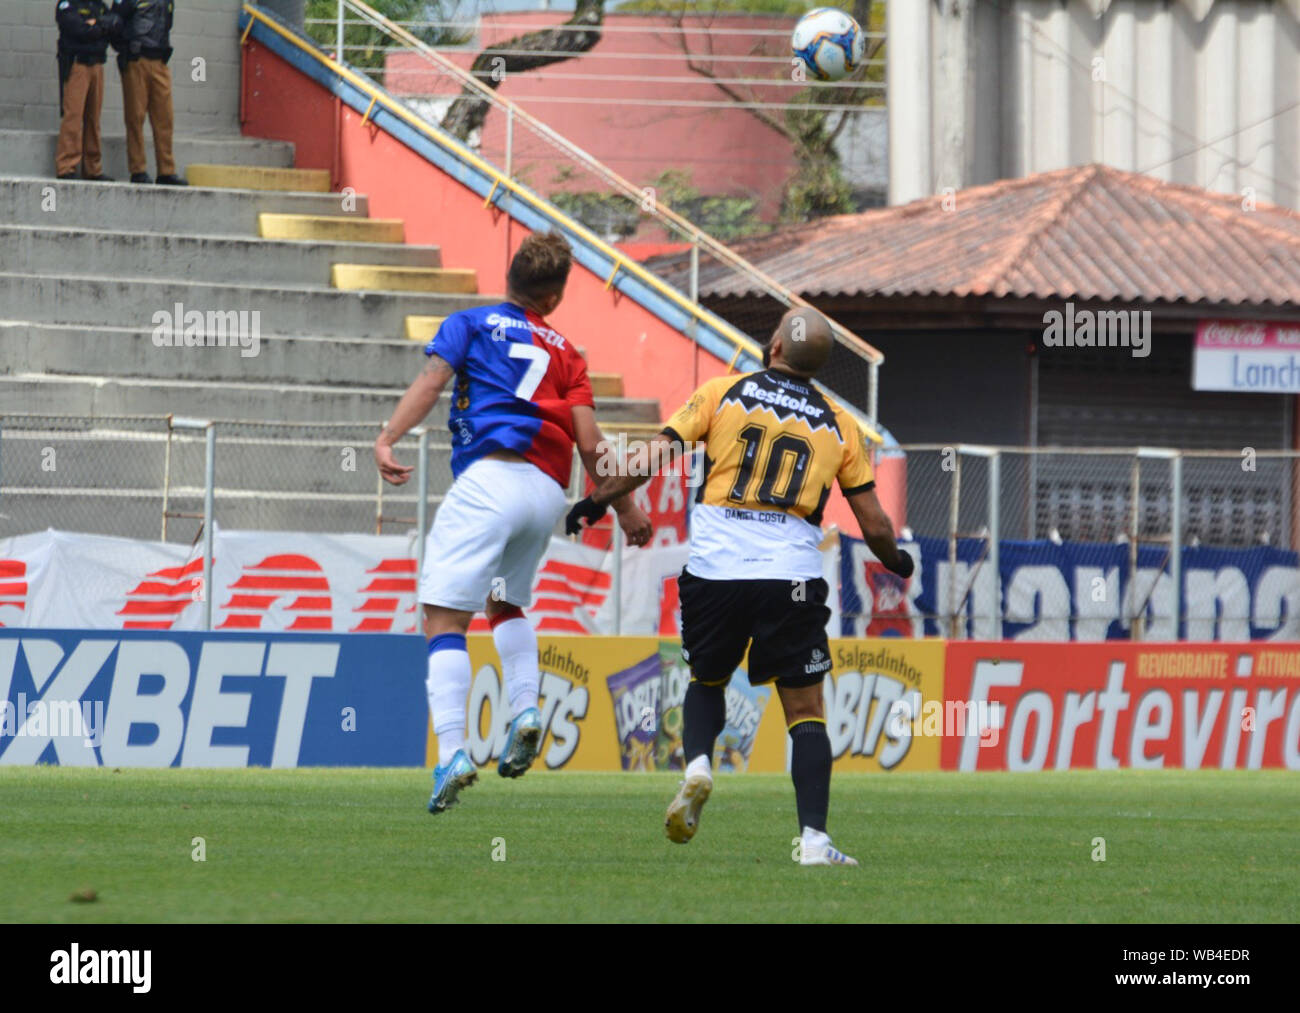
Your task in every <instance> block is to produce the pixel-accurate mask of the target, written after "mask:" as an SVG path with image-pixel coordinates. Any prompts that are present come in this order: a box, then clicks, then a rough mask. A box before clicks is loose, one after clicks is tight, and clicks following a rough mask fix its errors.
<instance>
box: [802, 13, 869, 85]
mask: <svg viewBox="0 0 1300 1013" xmlns="http://www.w3.org/2000/svg"><path fill="white" fill-rule="evenodd" d="M866 45H867V41H866V39H864V38H863V37H862V29H861V27H859V25H858V23H857V22H856V21H854V20H853V17H852V15H850V14H846V13H845V12H844V11H842V10H838V9H837V8H835V7H817V8H815V9H813V10H810V11H809V12H808V13H807V14H805V15H804V16H803V17H801V18H800V19H799V23H798V24H797V25H795V26H794V34H793V35H791V36H790V48H791V49H792V50H794V55H795V57H796V58H797V59H798V60H799V61H800V62H801V63H802V64H803V65H804V66H805V67H806V68H807V69H808V72H809V73H811V74H812V76H813V77H815V78H818V79H819V80H822V81H838V80H839V79H840V78H842V77H844V75H846V74H848V73H850V72H852V71H854V70H857V69H858V66H859V64H861V63H862V54H863V53H864V52H865V50H866Z"/></svg>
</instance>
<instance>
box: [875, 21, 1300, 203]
mask: <svg viewBox="0 0 1300 1013" xmlns="http://www.w3.org/2000/svg"><path fill="white" fill-rule="evenodd" d="M887 31H888V36H889V56H888V60H889V67H888V70H889V81H888V90H889V131H890V133H889V143H890V203H894V204H897V203H903V202H905V201H908V200H914V199H916V198H919V197H925V196H929V195H932V194H936V193H939V192H941V191H942V189H943V188H944V187H948V186H951V187H954V188H957V189H960V188H961V187H964V186H971V185H974V184H978V183H986V182H991V181H992V180H995V179H1002V178H1007V177H1019V176H1025V175H1029V174H1031V173H1035V172H1043V171H1048V170H1052V169H1059V168H1062V167H1065V166H1071V165H1082V164H1086V163H1090V162H1103V163H1106V164H1108V165H1113V166H1115V167H1116V168H1120V169H1125V170H1129V171H1134V172H1142V173H1147V174H1149V175H1152V176H1154V177H1156V178H1159V179H1163V180H1168V181H1170V182H1176V183H1187V184H1191V185H1194V186H1199V187H1204V188H1206V189H1209V190H1215V191H1219V192H1225V193H1235V194H1240V195H1241V196H1242V199H1243V202H1246V203H1247V204H1248V203H1249V201H1251V200H1254V201H1256V202H1261V203H1262V202H1270V203H1277V204H1282V205H1285V206H1288V207H1293V208H1294V207H1300V2H1297V0H1167V2H1161V0H979V2H978V3H975V2H973V0H941V2H940V0H928V2H927V0H891V2H890V4H889V7H888V21H887ZM927 68H928V73H927V70H926V69H927Z"/></svg>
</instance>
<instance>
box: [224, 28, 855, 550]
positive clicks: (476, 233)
mask: <svg viewBox="0 0 1300 1013" xmlns="http://www.w3.org/2000/svg"><path fill="white" fill-rule="evenodd" d="M243 72H244V103H243V105H244V120H243V130H244V133H245V134H248V135H250V136H254V137H262V138H270V139H274V140H283V141H290V142H292V143H293V144H294V146H295V157H296V164H297V167H298V168H304V169H328V170H330V172H331V174H332V177H331V178H332V180H333V184H334V189H335V190H342V189H344V188H345V187H351V188H353V189H354V190H355V191H356V192H357V193H358V194H365V195H367V196H368V197H369V199H370V214H371V216H372V217H374V218H401V219H403V220H404V221H405V223H406V241H407V242H408V243H428V244H435V245H437V246H439V247H441V249H442V258H443V264H444V265H446V266H448V267H458V268H473V269H474V270H475V271H477V272H478V286H479V291H480V292H483V293H487V294H504V292H505V273H506V268H507V266H508V264H509V261H510V257H511V256H512V255H513V254H514V251H515V250H516V249H518V247H519V244H520V243H521V242H522V241H523V239H524V237H525V236H526V235H528V230H527V229H525V228H524V227H523V226H521V225H519V224H518V223H515V222H512V221H511V219H510V218H509V217H508V216H507V215H505V214H504V213H502V212H500V211H498V210H496V209H495V208H485V207H484V206H483V198H482V197H480V196H478V195H477V194H475V193H474V192H473V191H472V190H470V189H468V188H467V187H465V186H463V185H461V184H460V183H458V182H456V181H454V180H452V179H450V178H449V177H448V176H447V175H446V174H444V173H443V172H442V171H441V170H440V169H439V168H438V167H437V166H435V165H433V164H431V163H430V162H428V161H426V160H425V159H424V157H423V156H422V155H420V154H418V153H417V152H415V151H413V150H411V149H410V148H408V147H407V146H406V145H404V144H402V143H401V142H400V141H398V140H396V139H395V138H393V137H392V136H390V135H389V134H387V133H385V132H384V131H382V130H380V129H379V128H377V127H376V126H375V125H374V124H372V123H365V124H363V123H362V122H361V114H360V113H358V112H356V111H355V110H353V109H352V108H350V107H347V106H344V105H343V104H342V103H341V102H340V101H339V100H337V99H335V98H334V96H332V95H331V94H330V93H329V92H327V91H326V90H325V89H324V88H322V87H321V86H320V85H318V84H317V83H316V82H315V81H312V80H311V79H310V78H308V77H307V76H305V75H304V74H302V73H300V72H299V71H297V70H295V69H294V68H293V67H292V66H290V65H289V64H288V63H286V62H284V61H283V60H281V59H280V58H279V57H278V56H276V55H275V54H274V53H272V52H270V51H269V50H267V49H266V48H265V47H263V46H261V45H259V44H258V43H257V42H256V41H255V40H253V39H249V41H248V42H247V44H246V45H245V46H244V64H243ZM550 322H551V323H552V324H553V325H554V326H555V327H556V329H557V330H559V331H560V332H561V333H563V334H564V335H566V336H567V337H568V338H569V339H570V340H571V341H573V342H574V343H575V344H577V345H578V346H579V347H581V348H583V349H585V350H586V353H587V361H588V364H589V366H590V368H591V370H592V371H593V372H601V373H619V374H621V375H622V377H623V384H624V390H625V393H626V394H627V396H628V397H634V398H654V399H657V400H658V401H659V403H660V409H661V415H662V416H663V417H667V416H668V415H669V414H671V413H672V412H673V411H675V410H676V409H677V407H678V406H679V405H680V404H681V403H682V402H684V401H686V399H687V398H688V397H689V396H690V394H691V392H692V391H694V389H695V388H696V387H697V386H698V385H699V384H701V383H703V382H704V381H705V380H709V379H711V378H713V377H715V376H721V375H722V374H724V373H725V372H726V371H727V364H726V363H725V362H723V361H722V360H720V359H718V358H716V357H714V356H713V355H711V354H709V353H708V352H705V351H702V350H701V349H700V348H699V346H698V345H696V344H695V343H694V342H692V341H691V340H690V339H689V338H687V337H685V336H684V335H682V334H681V333H679V332H677V331H675V330H673V329H672V328H671V327H669V326H668V325H667V324H665V323H664V322H663V321H662V320H660V319H659V318H658V317H656V316H655V315H654V314H652V313H650V312H649V311H648V310H646V309H644V308H643V307H641V306H640V305H638V304H637V303H635V302H633V301H632V300H631V299H629V298H627V297H625V296H623V295H622V294H620V293H618V292H617V291H615V290H613V289H610V290H606V289H605V279H604V278H600V277H597V276H596V275H594V274H592V273H591V272H590V271H587V270H586V269H585V268H582V267H580V266H578V265H575V266H574V269H573V273H572V274H571V275H570V277H569V285H568V289H567V291H566V293H565V299H564V303H563V304H562V305H561V306H560V308H559V309H558V310H556V312H555V313H554V314H552V316H551V318H550ZM395 336H396V335H395ZM826 521H827V524H831V523H838V524H839V525H840V526H841V527H842V528H844V529H845V530H847V531H849V532H851V533H856V532H857V527H856V525H855V524H854V523H853V521H852V515H851V513H850V511H849V509H848V504H847V502H845V501H844V499H843V497H842V496H841V495H840V494H839V492H838V490H837V491H836V492H835V493H833V494H832V497H831V502H830V503H829V504H828V505H827V511H826Z"/></svg>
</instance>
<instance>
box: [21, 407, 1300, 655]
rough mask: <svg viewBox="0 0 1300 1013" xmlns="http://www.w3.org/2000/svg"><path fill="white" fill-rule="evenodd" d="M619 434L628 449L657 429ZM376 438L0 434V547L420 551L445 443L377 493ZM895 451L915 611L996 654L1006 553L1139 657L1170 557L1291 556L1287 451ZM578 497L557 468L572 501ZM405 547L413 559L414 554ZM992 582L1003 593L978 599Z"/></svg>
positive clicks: (286, 433) (1048, 605)
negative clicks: (333, 541)
mask: <svg viewBox="0 0 1300 1013" xmlns="http://www.w3.org/2000/svg"><path fill="white" fill-rule="evenodd" d="M618 428H619V429H622V430H625V431H630V434H631V435H633V436H634V437H635V436H636V435H639V430H643V429H644V430H647V431H648V430H649V429H653V428H657V427H639V426H635V425H626V426H619V427H618ZM377 432H378V425H377V424H376V423H362V422H351V423H299V422H292V423H291V422H243V421H220V420H217V421H210V420H198V419H185V418H181V417H178V416H174V415H167V416H122V417H96V418H84V417H72V416H60V415H14V414H11V415H0V538H3V537H8V536H12V535H17V534H23V533H27V532H32V531H41V530H44V529H46V528H55V529H59V530H67V531H77V532H84V533H88V534H102V535H115V536H120V537H128V538H137V539H160V540H163V541H168V542H173V543H183V544H196V543H197V542H198V541H199V540H200V539H202V538H205V537H210V536H211V533H212V530H213V523H214V522H215V523H218V524H221V525H222V526H224V527H227V528H230V529H239V530H270V531H277V530H279V531H310V532H355V533H378V534H385V533H387V534H391V533H405V532H409V531H411V530H412V529H416V530H417V531H418V532H420V533H423V532H425V531H427V530H428V527H429V524H430V523H431V518H432V514H433V513H434V512H435V511H436V509H437V507H438V504H439V503H440V502H441V500H442V496H443V493H444V492H445V490H446V489H447V488H448V487H449V486H450V484H451V467H450V459H451V446H450V444H449V442H447V437H446V436H445V435H444V434H443V433H442V432H440V431H439V432H434V431H431V430H416V431H414V432H412V433H411V434H409V435H408V436H407V437H406V438H404V439H403V440H402V441H401V442H400V443H399V444H398V447H397V456H398V459H399V460H401V461H402V462H403V463H407V464H411V465H413V466H415V468H416V471H415V473H414V474H413V476H412V479H411V481H410V482H409V483H408V484H407V485H404V486H402V487H394V486H390V485H387V484H386V483H384V482H383V481H382V480H381V479H380V478H379V476H378V473H377V471H376V469H375V466H374V463H373V460H372V458H371V446H372V444H373V440H374V436H375V434H376V433H377ZM901 450H902V452H903V453H904V454H905V462H906V464H905V468H906V498H905V505H904V506H903V507H902V516H903V517H905V519H906V531H905V533H904V534H905V540H908V541H911V540H915V541H916V542H918V543H920V544H921V546H922V549H923V557H925V556H926V554H928V558H929V559H932V560H933V559H937V560H938V563H939V564H940V565H939V566H938V567H936V568H935V570H934V571H933V572H934V573H935V574H937V575H938V576H937V579H938V580H939V581H940V583H941V585H942V586H939V587H931V588H929V589H928V593H927V597H926V598H925V602H928V603H929V606H928V608H925V609H923V610H922V616H921V618H922V619H923V620H924V621H925V622H926V624H927V625H926V627H925V630H924V632H927V633H936V634H942V635H944V636H952V637H965V636H1003V635H1009V634H1008V630H1012V631H1014V630H1015V629H1017V628H1018V627H1019V626H1022V625H1023V624H1024V623H1025V622H1026V619H1025V615H1024V612H1025V609H1026V608H1027V607H1029V606H1026V604H1025V603H1024V602H1023V601H1021V600H1019V599H1018V598H1017V595H1016V593H1014V592H1015V589H1014V588H1008V587H1003V586H1001V585H1002V584H1003V583H1005V574H1006V572H1007V570H1006V569H1005V568H1004V559H1003V557H1004V556H1005V555H1006V554H1008V553H1018V554H1019V556H1018V558H1029V557H1027V556H1026V553H1030V554H1032V553H1038V555H1037V556H1034V557H1032V558H1034V559H1037V560H1039V561H1040V562H1041V563H1042V564H1043V565H1044V566H1048V565H1056V563H1054V562H1053V560H1054V559H1055V558H1056V557H1054V556H1053V555H1052V552H1053V549H1052V547H1054V546H1055V547H1060V546H1066V547H1067V548H1068V547H1070V546H1074V547H1076V549H1078V548H1082V549H1084V550H1086V551H1087V552H1090V553H1091V554H1092V558H1093V559H1094V560H1095V561H1097V565H1098V566H1099V567H1100V569H1101V570H1102V571H1104V572H1105V573H1106V574H1107V577H1106V580H1108V581H1109V580H1112V579H1113V580H1114V581H1115V583H1116V587H1117V588H1120V589H1121V590H1120V591H1119V594H1120V597H1121V598H1122V601H1121V602H1120V603H1119V604H1118V605H1116V606H1115V607H1114V609H1113V612H1114V616H1113V619H1114V621H1115V622H1118V623H1119V624H1121V625H1122V626H1123V628H1124V629H1125V630H1127V631H1128V633H1127V635H1131V636H1133V637H1139V638H1140V637H1143V636H1147V635H1149V634H1150V635H1152V636H1154V635H1155V634H1154V633H1153V631H1151V630H1149V629H1148V628H1147V626H1148V624H1149V623H1150V622H1151V621H1152V611H1151V608H1150V606H1151V605H1152V601H1153V596H1155V595H1156V594H1157V590H1158V584H1160V583H1161V582H1163V585H1165V586H1168V587H1173V588H1190V586H1191V585H1190V584H1186V585H1185V583H1184V580H1183V570H1184V565H1185V560H1186V559H1187V558H1188V557H1189V556H1194V555H1195V553H1196V552H1198V551H1203V550H1207V549H1216V550H1224V551H1232V550H1236V551H1237V553H1238V555H1239V556H1241V555H1243V554H1244V555H1249V553H1245V552H1244V550H1250V549H1259V548H1269V549H1273V550H1287V551H1288V552H1289V551H1291V550H1294V549H1296V548H1297V546H1298V545H1300V514H1298V513H1297V511H1298V510H1300V452H1297V451H1255V450H1252V449H1250V448H1246V449H1245V450H1243V451H1240V452H1235V451H1206V450H1195V451H1182V450H1174V449H1168V448H1137V447H1128V448H1091V447H1090V448H1027V447H986V446H970V445H963V444H949V445H940V444H926V445H907V446H904V447H902V448H901ZM882 471H883V466H882ZM581 480H582V479H581V468H580V466H579V463H578V461H577V458H576V455H575V460H574V470H573V478H572V481H571V484H570V489H569V492H570V495H571V496H577V495H578V494H579V493H580V489H581V487H580V482H581ZM891 480H892V479H887V478H884V477H882V483H885V482H888V481H891ZM421 490H424V491H425V493H426V495H421ZM848 534H851V535H853V534H857V532H853V531H850V532H848ZM418 544H419V545H420V548H421V551H422V550H423V539H422V538H420V539H419V540H418ZM209 548H210V547H209ZM1058 555H1059V553H1058ZM205 556H207V557H208V558H211V552H210V551H206V552H205ZM1279 558H1280V557H1279ZM945 564H946V565H945ZM1287 565H1289V566H1290V567H1291V568H1292V569H1294V568H1295V562H1294V561H1292V562H1291V563H1289V564H1287ZM995 574H996V575H1002V577H1003V580H1002V581H998V582H994V581H993V579H992V578H993V576H994V575H995ZM930 579H931V580H934V579H936V578H935V577H933V576H932V577H931V578H930ZM1106 593H1107V594H1110V595H1113V594H1115V593H1116V592H1115V591H1114V590H1113V589H1111V590H1107V592H1106ZM1162 593H1163V592H1162ZM1288 593H1290V592H1288ZM1238 597H1240V596H1238ZM1251 597H1252V596H1251V594H1249V593H1247V594H1246V595H1245V599H1244V603H1243V602H1239V601H1238V599H1237V598H1233V599H1225V598H1223V597H1222V596H1221V595H1220V596H1218V597H1214V596H1210V597H1208V598H1207V597H1205V596H1204V595H1202V596H1200V597H1198V596H1197V595H1196V594H1193V593H1192V592H1191V591H1190V590H1185V591H1184V592H1183V593H1180V594H1179V595H1178V596H1177V601H1178V604H1177V605H1176V606H1169V605H1166V606H1162V607H1164V608H1165V610H1166V612H1168V611H1169V609H1170V608H1176V610H1177V612H1178V615H1177V616H1176V617H1174V616H1170V615H1166V616H1165V619H1166V620H1167V621H1168V620H1172V621H1173V622H1174V623H1175V626H1174V628H1175V629H1177V630H1180V631H1183V632H1184V633H1185V634H1186V635H1190V631H1193V630H1195V629H1200V628H1201V627H1200V626H1198V625H1196V624H1202V625H1203V624H1204V623H1207V622H1211V623H1213V622H1218V621H1220V620H1223V619H1228V620H1231V621H1234V622H1242V623H1245V622H1248V621H1250V620H1251V614H1252V609H1254V608H1256V607H1257V605H1256V603H1254V602H1252V601H1251V600H1250V599H1251ZM1040 598H1041V600H1037V601H1035V602H1034V603H1032V607H1030V611H1031V612H1032V613H1033V614H1034V616H1035V617H1036V618H1037V619H1039V620H1043V621H1050V622H1055V623H1059V624H1064V626H1062V627H1060V628H1068V630H1069V635H1071V636H1073V635H1075V634H1076V632H1077V628H1078V627H1079V624H1081V623H1088V622H1095V621H1096V620H1097V619H1098V616H1099V615H1102V612H1101V611H1099V610H1098V609H1096V608H1092V606H1091V605H1087V604H1084V605H1083V607H1081V603H1080V601H1079V600H1078V598H1077V597H1076V596H1074V595H1072V594H1069V593H1064V594H1055V595H1053V594H1043V595H1040ZM1288 600H1289V599H1288ZM1225 602H1227V604H1226V605H1225ZM1094 604H1095V603H1094ZM1207 609H1208V610H1209V611H1208V612H1206V614H1204V615H1203V614H1201V613H1202V612H1203V611H1205V610H1207ZM1295 609H1296V611H1300V587H1297V589H1296V597H1295ZM1089 610H1091V611H1089ZM1238 613H1240V614H1238ZM850 618H852V617H851V616H850ZM1103 618H1104V616H1103ZM1108 622H1109V620H1108ZM1166 625H1167V622H1166ZM1053 628H1056V627H1053ZM1110 635H1111V636H1113V635H1114V632H1113V630H1112V632H1111V634H1110Z"/></svg>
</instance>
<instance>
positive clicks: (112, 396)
mask: <svg viewBox="0 0 1300 1013" xmlns="http://www.w3.org/2000/svg"><path fill="white" fill-rule="evenodd" d="M173 351H183V350H173ZM194 351H198V350H194ZM202 353H203V354H204V355H209V354H225V355H232V356H238V355H239V351H238V350H237V349H230V348H227V349H203V350H202ZM400 395H401V390H400V389H398V388H395V387H391V388H375V387H343V388H339V387H325V386H316V385H295V384H270V383H234V382H229V381H227V382H216V383H204V382H199V381H184V380H138V379H128V378H115V379H114V378H104V377H91V376H51V375H48V374H28V373H15V374H11V375H8V376H0V405H4V406H5V411H8V412H18V413H32V414H49V413H58V414H61V415H83V416H104V415H109V416H111V415H168V414H176V415H186V416H190V417H197V418H206V419H227V420H259V419H264V420H272V419H274V420H282V421H287V422H298V421H305V422H355V423H363V424H364V423H372V424H374V425H375V426H378V425H379V424H380V423H382V421H383V420H384V419H387V418H388V417H389V415H391V414H392V411H393V408H394V407H396V405H397V400H398V397H399V396H400ZM595 401H596V417H597V418H598V419H600V420H601V423H602V425H604V424H605V423H606V422H608V423H609V424H610V427H611V428H613V429H615V430H616V428H617V424H618V423H620V422H629V423H657V422H658V421H659V402H658V401H655V400H649V399H632V398H604V397H598V398H596V399H595ZM446 412H447V399H446V398H443V399H442V400H441V401H440V403H439V405H438V407H437V408H435V409H434V411H433V413H432V414H431V416H430V419H429V421H428V423H427V424H428V425H430V426H432V427H433V428H435V429H439V428H441V427H443V426H445V425H446V420H447V415H446ZM6 481H7V480H6Z"/></svg>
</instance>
